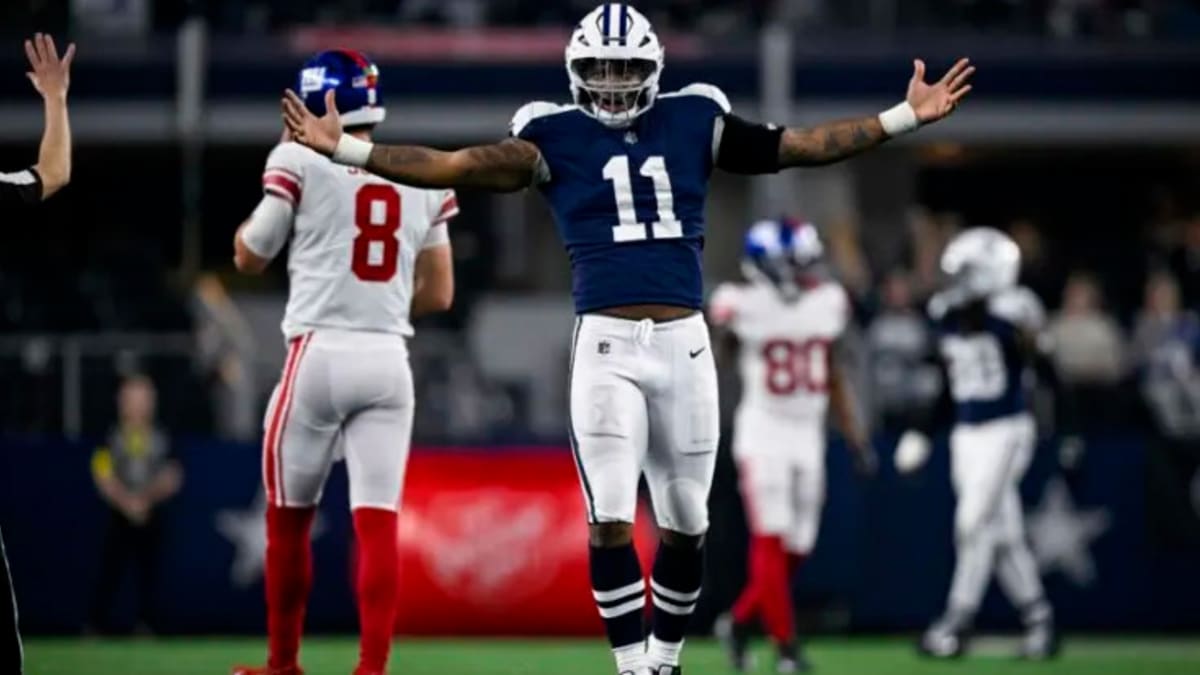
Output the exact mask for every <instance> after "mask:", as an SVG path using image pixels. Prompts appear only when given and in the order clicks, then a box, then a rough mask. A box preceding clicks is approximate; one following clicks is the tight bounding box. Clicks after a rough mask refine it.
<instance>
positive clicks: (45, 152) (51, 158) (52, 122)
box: [0, 33, 75, 203]
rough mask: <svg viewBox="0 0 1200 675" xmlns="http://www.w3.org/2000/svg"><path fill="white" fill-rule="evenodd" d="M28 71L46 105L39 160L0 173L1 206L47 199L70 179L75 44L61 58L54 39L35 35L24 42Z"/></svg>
mask: <svg viewBox="0 0 1200 675" xmlns="http://www.w3.org/2000/svg"><path fill="white" fill-rule="evenodd" d="M25 55H26V56H27V57H29V66H30V72H28V73H26V76H27V77H28V78H29V81H30V82H32V83H33V86H34V88H35V89H37V91H38V93H39V94H41V95H42V100H43V102H44V104H45V113H46V123H45V131H44V132H43V133H42V144H41V147H40V148H39V149H38V161H37V164H35V165H34V166H33V167H32V168H30V169H26V170H25V171H18V172H16V173H0V203H8V202H20V203H32V202H38V201H43V200H45V199H49V198H50V196H51V195H53V194H54V193H56V192H58V191H59V190H61V189H62V188H63V186H65V185H66V184H67V183H68V182H70V180H71V125H70V121H69V119H68V117H67V89H68V88H69V86H70V81H71V61H72V60H74V58H75V45H73V44H72V45H70V46H68V47H67V51H66V53H65V54H63V56H62V58H61V59H60V58H59V56H58V50H57V48H55V46H54V40H53V39H52V38H51V37H50V36H49V35H44V34H42V33H38V34H37V35H35V36H34V37H33V39H32V40H26V41H25Z"/></svg>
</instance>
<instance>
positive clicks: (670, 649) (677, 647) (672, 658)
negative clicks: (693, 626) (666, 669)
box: [646, 635, 683, 666]
mask: <svg viewBox="0 0 1200 675" xmlns="http://www.w3.org/2000/svg"><path fill="white" fill-rule="evenodd" d="M682 650H683V640H680V641H679V642H663V641H661V640H659V639H658V638H656V637H654V636H653V635H651V636H650V642H649V644H648V645H647V646H646V657H647V659H648V660H649V661H650V663H651V664H653V665H655V666H678V665H679V652H680V651H682Z"/></svg>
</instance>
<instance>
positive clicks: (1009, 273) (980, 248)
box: [941, 227, 1021, 300]
mask: <svg viewBox="0 0 1200 675" xmlns="http://www.w3.org/2000/svg"><path fill="white" fill-rule="evenodd" d="M941 266H942V272H943V273H945V274H946V276H947V277H948V278H949V282H950V290H952V291H954V292H956V293H958V294H961V295H962V299H963V300H977V299H980V298H986V297H989V296H992V295H995V294H996V293H999V292H1000V291H1003V290H1007V289H1009V288H1012V287H1013V286H1015V285H1016V284H1017V276H1018V275H1019V273H1020V271H1021V249H1019V248H1018V247H1017V243H1016V242H1015V241H1013V240H1012V237H1009V236H1008V235H1007V234H1005V233H1003V232H1001V231H1000V230H997V229H994V228H991V227H972V228H969V229H966V230H963V231H962V232H960V233H959V234H958V235H957V236H955V237H954V239H951V240H950V243H949V244H948V245H947V246H946V250H945V251H943V252H942V262H941Z"/></svg>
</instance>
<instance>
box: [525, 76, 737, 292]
mask: <svg viewBox="0 0 1200 675" xmlns="http://www.w3.org/2000/svg"><path fill="white" fill-rule="evenodd" d="M727 113H729V102H728V100H727V99H726V98H725V95H724V94H723V93H722V92H721V91H720V90H719V89H717V88H716V87H713V86H711V85H705V84H693V85H691V86H688V87H685V88H684V89H682V90H680V91H677V92H672V93H664V94H659V96H658V98H657V99H656V100H655V102H654V105H653V106H652V107H651V108H650V109H649V110H647V111H646V112H644V113H642V114H641V115H639V116H638V117H637V118H636V119H635V120H634V121H633V122H632V124H631V125H629V126H628V127H624V128H611V127H608V126H606V125H604V124H602V123H600V122H598V121H597V120H596V119H594V118H592V117H590V116H589V115H587V114H586V113H584V112H583V111H582V110H581V109H580V108H579V107H578V106H574V105H570V106H565V105H564V106H560V105H555V104H552V103H542V102H535V103H530V104H528V105H526V106H525V107H523V108H521V110H519V111H518V112H517V114H516V116H515V117H514V118H513V125H512V134H513V135H514V136H516V137H518V138H521V139H523V140H526V141H529V142H530V143H533V144H534V145H536V146H537V147H538V149H539V150H540V151H541V154H542V159H543V162H544V166H543V167H541V171H540V174H541V175H540V176H539V177H538V180H539V188H540V189H541V191H542V193H543V194H545V196H546V198H547V200H548V201H549V203H550V208H551V211H552V212H553V213H554V219H555V222H556V224H557V227H558V231H559V234H560V236H561V237H562V240H563V243H564V244H565V245H566V248H567V252H568V254H569V256H570V259H571V270H572V276H573V279H574V281H573V291H572V292H573V295H574V299H575V310H576V312H577V313H580V314H582V313H585V312H590V311H595V310H598V309H603V308H606V307H615V306H621V305H637V304H661V305H675V306H681V307H692V308H696V309H699V308H700V307H701V305H702V295H703V279H702V275H701V251H702V250H703V248H704V201H705V196H706V192H707V187H708V178H709V175H710V174H711V173H712V169H713V166H714V164H715V158H716V156H717V151H718V144H719V140H720V133H721V129H722V128H723V127H722V124H723V122H722V120H723V118H724V115H726V114H727Z"/></svg>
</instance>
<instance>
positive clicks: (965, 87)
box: [905, 59, 975, 124]
mask: <svg viewBox="0 0 1200 675" xmlns="http://www.w3.org/2000/svg"><path fill="white" fill-rule="evenodd" d="M974 73H975V66H972V65H971V62H970V60H968V59H959V60H958V62H957V63H955V64H954V66H953V67H951V68H950V70H948V71H946V74H945V75H943V76H942V79H940V80H938V81H937V82H934V83H933V84H928V83H926V82H925V62H924V61H922V60H921V59H916V60H915V61H913V76H912V79H911V80H909V82H908V94H907V95H906V96H905V100H907V101H908V104H909V105H911V106H912V107H913V110H914V111H916V113H917V119H918V120H920V122H921V124H928V123H930V122H936V121H938V120H940V119H942V118H943V117H946V116H947V115H949V114H950V113H952V112H954V109H955V108H957V107H958V102H959V101H960V100H961V99H962V97H964V96H966V95H967V93H968V92H970V91H971V85H969V84H967V81H968V80H969V79H971V75H972V74H974Z"/></svg>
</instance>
